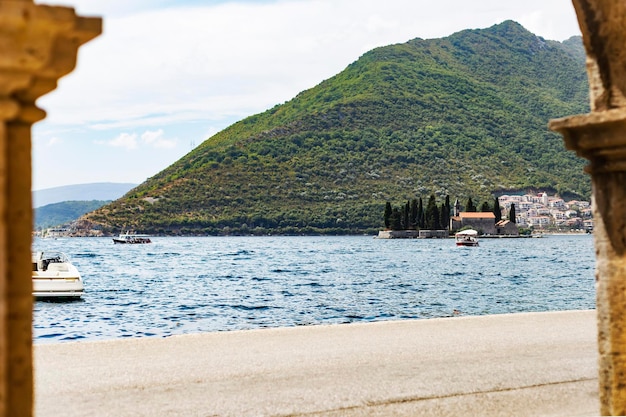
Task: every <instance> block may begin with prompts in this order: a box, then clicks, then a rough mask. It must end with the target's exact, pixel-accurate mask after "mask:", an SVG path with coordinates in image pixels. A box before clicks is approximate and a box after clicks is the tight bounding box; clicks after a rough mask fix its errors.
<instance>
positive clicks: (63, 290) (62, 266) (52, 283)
mask: <svg viewBox="0 0 626 417" xmlns="http://www.w3.org/2000/svg"><path fill="white" fill-rule="evenodd" d="M32 261H33V296H35V297H36V298H49V297H50V298H51V297H60V298H79V297H81V296H82V295H83V292H84V286H83V278H82V277H81V276H80V273H79V272H78V269H77V268H76V267H75V266H74V265H73V264H72V263H71V262H70V260H69V258H68V256H67V255H66V254H64V253H63V252H59V251H44V252H35V253H33V257H32Z"/></svg>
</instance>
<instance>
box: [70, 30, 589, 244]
mask: <svg viewBox="0 0 626 417" xmlns="http://www.w3.org/2000/svg"><path fill="white" fill-rule="evenodd" d="M588 110H589V109H588V84H587V76H586V72H585V64H584V51H583V47H582V41H581V38H580V37H576V38H572V39H570V40H568V41H566V42H563V43H560V42H555V41H549V40H545V39H543V38H540V37H537V36H535V35H533V34H532V33H530V32H528V31H527V30H525V29H524V28H523V27H522V26H520V25H519V24H517V23H515V22H512V21H507V22H504V23H502V24H499V25H495V26H493V27H490V28H488V29H482V30H466V31H462V32H459V33H455V34H453V35H451V36H449V37H446V38H442V39H429V40H424V39H414V40H411V41H409V42H407V43H404V44H398V45H391V46H386V47H381V48H376V49H374V50H372V51H370V52H368V53H366V54H364V55H363V56H362V57H361V58H360V59H359V60H357V61H356V62H354V63H352V64H350V65H349V66H348V67H347V68H346V69H345V70H344V71H342V72H341V73H339V74H337V75H336V76H334V77H332V78H330V79H328V80H325V81H323V82H321V83H320V84H319V85H317V86H315V87H314V88H311V89H309V90H306V91H303V92H302V93H300V94H298V95H297V96H296V97H295V98H294V99H292V100H291V101H289V102H286V103H284V104H281V105H277V106H275V107H274V108H272V109H270V110H267V111H265V112H263V113H260V114H257V115H254V116H251V117H248V118H246V119H244V120H242V121H240V122H238V123H235V124H234V125H232V126H230V127H229V128H227V129H225V130H223V131H221V132H219V133H218V134H216V135H214V136H213V137H211V138H209V139H208V140H206V141H205V142H204V143H203V144H202V145H200V146H198V147H197V148H196V149H194V150H193V151H192V152H190V153H189V154H187V155H186V156H184V157H183V158H181V159H180V160H179V161H177V162H176V163H174V164H172V165H171V166H170V167H168V168H167V169H165V170H163V171H161V172H160V173H158V174H157V175H155V176H153V177H152V178H150V179H149V180H148V181H146V182H145V183H143V184H141V185H139V186H138V187H136V188H135V189H134V190H132V191H131V192H129V193H128V194H127V195H126V196H124V197H123V198H121V199H119V200H117V201H114V202H113V203H111V204H108V205H106V206H104V207H103V208H101V209H99V210H96V211H95V212H92V213H90V214H88V215H86V216H84V217H83V218H81V220H80V221H79V222H77V223H76V225H77V226H79V227H84V228H90V227H96V228H99V229H101V230H103V231H105V232H106V231H115V230H121V229H123V228H132V229H134V230H137V231H142V232H150V233H162V234H231V233H254V234H263V233H364V232H373V231H375V230H377V229H378V228H380V227H381V226H382V224H383V210H384V206H385V202H386V201H391V202H393V203H397V202H402V201H407V200H409V199H412V198H416V197H423V198H427V197H428V196H429V195H430V194H435V195H436V196H437V198H438V202H439V203H441V202H442V200H443V198H444V196H446V195H450V196H451V198H452V199H453V201H454V199H455V198H458V199H459V200H460V201H466V200H467V198H468V197H472V198H473V200H474V201H475V202H477V205H478V204H479V202H481V201H489V202H490V201H492V199H493V195H494V194H497V193H500V192H507V191H510V190H523V189H529V188H532V189H542V188H549V189H553V190H556V191H557V192H558V193H560V194H568V195H573V196H580V197H582V198H585V199H587V198H588V197H589V195H590V190H591V185H590V180H589V178H588V177H587V176H586V175H585V174H583V170H582V168H583V165H584V162H583V161H582V160H581V159H579V158H577V157H576V156H575V155H574V154H573V153H572V152H568V151H566V150H565V148H564V146H563V141H562V138H561V137H560V136H559V135H558V134H555V133H553V132H550V131H549V130H548V128H547V123H548V120H549V119H551V118H556V117H561V116H566V115H572V114H578V113H585V112H587V111H588Z"/></svg>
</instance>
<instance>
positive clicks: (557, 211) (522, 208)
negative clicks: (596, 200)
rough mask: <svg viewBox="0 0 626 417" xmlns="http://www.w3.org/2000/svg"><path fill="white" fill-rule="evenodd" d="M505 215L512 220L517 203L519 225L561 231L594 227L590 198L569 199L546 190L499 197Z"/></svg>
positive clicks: (588, 229) (516, 211) (516, 212)
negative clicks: (512, 206) (512, 209)
mask: <svg viewBox="0 0 626 417" xmlns="http://www.w3.org/2000/svg"><path fill="white" fill-rule="evenodd" d="M498 201H499V202H500V207H501V208H502V218H503V219H504V218H507V219H508V214H509V212H510V210H511V205H513V204H515V222H516V223H517V225H518V226H519V227H524V228H531V227H532V228H533V229H546V228H555V229H559V230H567V231H570V230H587V231H590V230H593V219H592V210H591V204H590V203H589V202H588V201H580V200H570V201H565V200H564V199H562V198H561V197H559V196H556V195H553V196H550V195H548V193H546V192H540V193H538V194H530V193H529V194H524V195H503V196H500V197H498Z"/></svg>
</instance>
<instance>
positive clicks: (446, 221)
mask: <svg viewBox="0 0 626 417" xmlns="http://www.w3.org/2000/svg"><path fill="white" fill-rule="evenodd" d="M451 209H452V207H450V196H449V195H446V202H445V203H444V210H442V211H443V216H442V217H441V227H442V228H444V229H448V228H449V227H450V210H451Z"/></svg>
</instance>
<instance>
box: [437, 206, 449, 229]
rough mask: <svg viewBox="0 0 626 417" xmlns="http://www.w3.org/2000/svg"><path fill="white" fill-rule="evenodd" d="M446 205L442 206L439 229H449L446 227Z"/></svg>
mask: <svg viewBox="0 0 626 417" xmlns="http://www.w3.org/2000/svg"><path fill="white" fill-rule="evenodd" d="M446 217H447V216H446V204H445V203H444V204H442V205H441V209H440V210H439V229H447V228H448V227H447V225H446Z"/></svg>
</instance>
